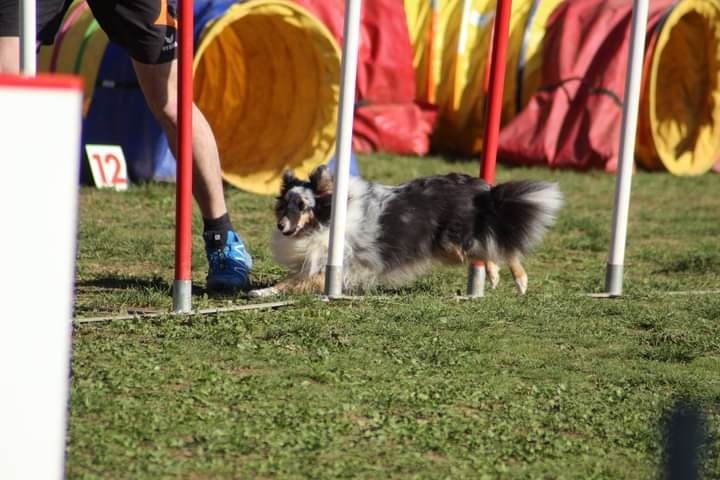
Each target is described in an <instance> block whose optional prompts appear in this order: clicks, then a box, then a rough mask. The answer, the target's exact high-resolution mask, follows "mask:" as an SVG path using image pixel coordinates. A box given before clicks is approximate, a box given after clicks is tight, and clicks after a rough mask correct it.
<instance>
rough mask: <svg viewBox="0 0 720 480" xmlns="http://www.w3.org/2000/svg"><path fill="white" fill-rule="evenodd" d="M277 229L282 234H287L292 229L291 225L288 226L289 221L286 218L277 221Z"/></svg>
mask: <svg viewBox="0 0 720 480" xmlns="http://www.w3.org/2000/svg"><path fill="white" fill-rule="evenodd" d="M277 228H278V230H280V231H281V232H282V233H285V234H287V233H288V232H289V231H290V230H291V229H292V225H291V224H290V220H289V219H288V218H287V217H283V218H281V219H280V220H279V221H278V223H277Z"/></svg>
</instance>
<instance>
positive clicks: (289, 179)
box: [280, 170, 299, 197]
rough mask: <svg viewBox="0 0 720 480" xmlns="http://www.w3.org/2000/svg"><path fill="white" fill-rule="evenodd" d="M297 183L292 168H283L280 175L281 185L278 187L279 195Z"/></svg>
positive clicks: (282, 194)
mask: <svg viewBox="0 0 720 480" xmlns="http://www.w3.org/2000/svg"><path fill="white" fill-rule="evenodd" d="M298 183H299V180H298V178H297V177H296V176H295V174H294V173H293V172H292V170H285V171H284V172H283V177H282V186H281V187H280V196H281V197H282V196H284V195H285V194H286V193H287V191H288V190H290V189H291V188H292V187H294V186H295V185H297V184H298Z"/></svg>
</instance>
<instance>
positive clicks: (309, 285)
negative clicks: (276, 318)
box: [248, 272, 325, 298]
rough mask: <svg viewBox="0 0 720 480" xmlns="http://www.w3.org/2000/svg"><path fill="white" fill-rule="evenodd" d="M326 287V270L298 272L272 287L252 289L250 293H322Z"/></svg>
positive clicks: (269, 295)
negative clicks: (309, 273) (314, 272)
mask: <svg viewBox="0 0 720 480" xmlns="http://www.w3.org/2000/svg"><path fill="white" fill-rule="evenodd" d="M324 287H325V275H324V272H318V273H316V274H313V275H310V276H307V275H304V274H302V273H296V274H294V275H290V276H289V277H287V278H285V279H283V280H280V281H279V282H278V283H276V284H275V285H273V286H272V287H267V288H260V289H257V290H251V291H250V293H249V294H248V295H249V296H250V297H252V298H261V297H272V296H273V295H278V294H280V293H317V294H320V293H322V291H323V289H324Z"/></svg>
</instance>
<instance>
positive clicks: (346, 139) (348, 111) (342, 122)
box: [325, 0, 362, 298]
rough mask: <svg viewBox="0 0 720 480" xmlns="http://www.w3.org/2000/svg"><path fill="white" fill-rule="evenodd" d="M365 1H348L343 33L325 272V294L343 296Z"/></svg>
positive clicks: (333, 296)
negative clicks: (351, 161) (362, 18)
mask: <svg viewBox="0 0 720 480" xmlns="http://www.w3.org/2000/svg"><path fill="white" fill-rule="evenodd" d="M361 8H362V0H347V1H346V2H345V27H344V34H343V53H342V80H341V82H342V83H341V86H340V111H339V114H338V117H339V119H338V131H337V145H336V150H337V152H336V155H337V165H336V168H335V182H334V186H333V199H332V216H331V220H330V245H329V252H328V264H327V267H326V270H325V295H327V296H328V297H329V298H337V297H340V296H342V269H343V252H344V249H345V223H346V221H347V196H348V183H349V181H350V155H351V147H352V130H353V114H354V113H355V77H356V74H357V57H358V44H359V39H360V11H361Z"/></svg>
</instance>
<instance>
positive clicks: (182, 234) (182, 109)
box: [173, 0, 193, 313]
mask: <svg viewBox="0 0 720 480" xmlns="http://www.w3.org/2000/svg"><path fill="white" fill-rule="evenodd" d="M192 68H193V2H192V0H180V11H179V13H178V92H177V105H178V107H177V108H178V132H177V152H178V158H177V185H176V189H175V281H174V283H173V312H175V313H189V312H190V311H191V310H192V301H191V298H192V297H191V293H192V268H191V263H192V260H191V257H192V98H193V77H192V73H193V71H192Z"/></svg>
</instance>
